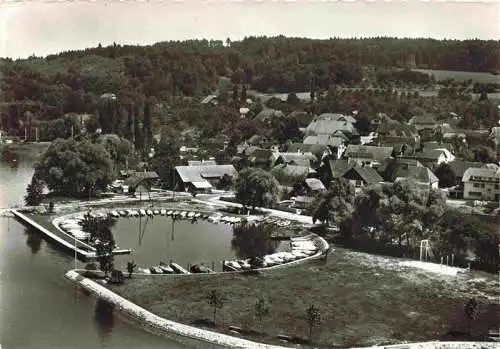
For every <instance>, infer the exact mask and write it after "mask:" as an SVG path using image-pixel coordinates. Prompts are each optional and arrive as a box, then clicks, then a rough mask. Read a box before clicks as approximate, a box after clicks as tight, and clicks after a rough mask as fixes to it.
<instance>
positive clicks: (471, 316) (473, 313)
mask: <svg viewBox="0 0 500 349" xmlns="http://www.w3.org/2000/svg"><path fill="white" fill-rule="evenodd" d="M478 308H479V304H478V303H477V301H476V299H475V298H471V299H469V300H468V301H467V303H465V304H464V313H465V317H466V318H467V324H466V333H467V334H468V335H470V332H471V327H472V322H473V321H474V320H476V319H477V317H478V315H479V309H478Z"/></svg>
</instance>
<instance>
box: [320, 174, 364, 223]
mask: <svg viewBox="0 0 500 349" xmlns="http://www.w3.org/2000/svg"><path fill="white" fill-rule="evenodd" d="M354 197H355V192H354V186H353V185H352V184H351V183H349V181H347V180H345V179H343V178H340V179H338V180H335V181H333V182H332V183H331V185H330V187H329V188H328V191H327V192H326V193H324V194H320V195H319V198H318V200H316V203H317V205H316V207H315V208H314V209H313V223H315V222H316V221H320V222H322V223H323V224H326V223H331V224H333V223H335V224H337V225H340V224H341V223H342V222H343V221H344V220H345V219H346V218H348V217H349V216H350V215H351V213H352V210H353V204H354Z"/></svg>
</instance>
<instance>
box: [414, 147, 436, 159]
mask: <svg viewBox="0 0 500 349" xmlns="http://www.w3.org/2000/svg"><path fill="white" fill-rule="evenodd" d="M441 154H443V151H442V150H438V149H424V150H422V151H421V152H418V153H416V154H415V158H416V159H422V160H438V159H439V157H440V156H441Z"/></svg>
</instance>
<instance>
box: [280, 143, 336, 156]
mask: <svg viewBox="0 0 500 349" xmlns="http://www.w3.org/2000/svg"><path fill="white" fill-rule="evenodd" d="M286 152H287V153H299V154H305V153H312V154H313V155H314V156H316V158H317V159H318V160H321V159H323V158H325V157H327V156H329V155H331V154H332V150H331V149H330V147H328V146H326V145H319V144H304V143H290V144H289V145H288V146H287V149H286Z"/></svg>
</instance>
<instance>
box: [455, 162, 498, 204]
mask: <svg viewBox="0 0 500 349" xmlns="http://www.w3.org/2000/svg"><path fill="white" fill-rule="evenodd" d="M462 182H463V183H464V199H473V200H485V201H498V200H500V170H498V169H493V168H475V167H471V168H469V169H467V170H466V171H465V173H464V176H463V178H462Z"/></svg>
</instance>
